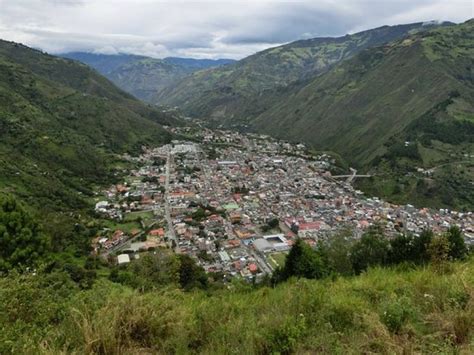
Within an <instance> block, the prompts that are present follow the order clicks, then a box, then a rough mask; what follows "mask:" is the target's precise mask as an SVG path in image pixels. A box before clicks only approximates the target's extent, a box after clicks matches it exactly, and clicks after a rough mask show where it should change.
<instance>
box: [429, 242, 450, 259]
mask: <svg viewBox="0 0 474 355" xmlns="http://www.w3.org/2000/svg"><path fill="white" fill-rule="evenodd" d="M449 252H450V250H449V240H448V238H447V237H446V236H445V235H439V236H436V237H434V238H433V239H431V242H430V245H429V246H428V254H429V255H430V260H431V262H432V263H433V264H435V265H438V266H439V265H442V264H444V263H445V262H446V261H447V260H448V258H449Z"/></svg>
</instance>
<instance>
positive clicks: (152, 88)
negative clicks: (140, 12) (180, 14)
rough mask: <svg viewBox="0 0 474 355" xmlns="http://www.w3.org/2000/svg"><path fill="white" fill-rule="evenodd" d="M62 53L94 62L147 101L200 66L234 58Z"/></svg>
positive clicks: (124, 87) (91, 64)
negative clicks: (159, 57) (160, 57)
mask: <svg viewBox="0 0 474 355" xmlns="http://www.w3.org/2000/svg"><path fill="white" fill-rule="evenodd" d="M60 56H62V57H65V58H69V59H73V60H78V61H80V62H82V63H84V64H87V65H90V66H91V67H93V68H94V69H96V70H97V71H98V72H99V73H101V74H102V75H104V76H106V77H107V78H108V79H110V80H111V81H112V82H114V83H115V84H116V85H117V86H119V87H120V88H122V89H123V90H125V91H126V92H128V93H130V94H132V95H133V96H135V97H137V98H139V99H142V100H144V101H147V102H152V101H153V100H152V98H153V97H154V96H155V94H156V92H157V91H161V90H163V89H165V88H166V87H168V86H170V85H173V84H174V83H175V82H176V81H177V80H180V79H182V78H184V77H185V76H187V75H189V74H191V73H193V72H194V71H197V70H202V69H207V68H211V67H217V66H222V65H228V64H230V63H233V62H234V61H233V60H232V59H194V58H179V57H166V58H163V59H157V58H151V57H147V56H142V55H134V54H114V55H107V54H97V53H88V52H69V53H63V54H60Z"/></svg>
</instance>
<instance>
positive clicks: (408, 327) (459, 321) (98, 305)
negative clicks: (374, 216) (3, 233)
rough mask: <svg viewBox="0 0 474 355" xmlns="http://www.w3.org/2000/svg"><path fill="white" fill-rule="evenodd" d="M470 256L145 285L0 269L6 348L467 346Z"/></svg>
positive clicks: (472, 286)
mask: <svg viewBox="0 0 474 355" xmlns="http://www.w3.org/2000/svg"><path fill="white" fill-rule="evenodd" d="M473 296H474V260H473V259H470V260H468V261H465V262H458V263H455V264H450V265H449V266H448V267H446V268H445V269H444V270H443V272H442V273H440V271H439V269H437V268H433V267H424V268H419V269H410V268H404V267H395V268H390V269H382V268H375V269H370V270H369V271H368V272H366V273H364V274H363V275H361V276H358V277H352V278H342V277H338V278H336V279H325V280H320V281H315V280H306V279H290V280H289V281H288V282H285V283H282V284H280V285H278V286H277V287H276V288H268V287H262V288H258V289H252V288H251V286H248V285H240V284H232V285H231V286H229V289H225V290H218V291H214V292H213V293H212V294H209V293H207V292H204V291H193V292H188V293H186V292H183V291H181V290H178V289H176V288H173V287H164V288H162V289H160V290H155V291H153V292H144V293H140V292H139V291H137V290H133V289H131V288H129V287H126V286H122V285H118V284H114V283H112V282H110V281H107V280H100V281H98V282H96V284H95V285H94V287H93V288H92V289H89V290H80V289H79V287H78V286H77V285H75V284H74V283H73V282H72V281H71V280H70V279H68V278H67V277H66V276H65V275H64V274H62V273H51V274H42V273H40V274H37V275H33V274H24V275H21V276H19V275H15V274H11V275H9V276H8V277H5V278H2V279H0V300H1V301H0V302H1V304H0V324H1V326H0V330H1V331H0V352H1V353H25V352H30V353H58V352H64V353H66V352H67V353H74V352H75V353H102V354H111V353H124V354H126V353H150V352H152V353H166V354H169V353H176V352H177V353H186V352H200V353H213V354H217V353H219V354H222V353H245V354H251V353H272V352H280V353H290V352H305V351H319V352H324V353H342V352H349V353H361V352H366V353H367V352H381V353H411V352H424V353H451V352H453V351H461V352H465V353H469V352H472V351H473V350H474V348H473V345H474V343H473V333H472V329H473V327H474V304H473Z"/></svg>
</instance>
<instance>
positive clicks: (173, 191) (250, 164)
mask: <svg viewBox="0 0 474 355" xmlns="http://www.w3.org/2000/svg"><path fill="white" fill-rule="evenodd" d="M169 129H170V130H171V132H172V133H174V134H175V136H179V137H182V139H180V140H174V141H172V142H171V143H170V144H166V145H163V146H161V147H158V148H153V149H150V148H148V149H144V152H143V154H142V155H141V156H139V157H131V156H128V155H127V156H125V157H123V159H125V160H127V161H128V162H129V163H131V164H132V165H133V166H134V167H135V168H133V169H131V170H130V171H128V172H127V174H126V175H127V176H126V177H125V178H124V181H123V183H120V184H116V185H113V186H111V187H110V188H108V189H107V190H105V191H101V192H100V193H98V194H97V196H96V204H95V211H96V213H97V215H98V216H100V218H103V219H105V220H107V221H108V223H109V227H108V228H105V229H104V230H102V231H101V233H100V235H98V236H97V237H96V238H95V239H94V240H93V242H92V243H93V245H92V246H93V250H94V251H93V252H94V253H95V254H96V255H101V256H104V257H108V258H111V259H112V260H114V262H117V263H118V264H119V265H120V264H127V263H130V262H133V260H134V259H137V258H139V257H140V255H141V254H142V253H150V252H156V250H157V249H159V248H167V249H171V250H173V251H174V252H176V253H184V254H187V255H189V256H191V257H192V258H193V259H195V260H196V262H197V263H198V264H199V265H201V266H202V267H203V268H204V269H205V270H206V271H207V272H209V273H213V272H214V273H220V274H222V275H224V278H232V277H242V278H244V279H247V280H254V279H256V280H258V279H260V278H262V277H264V276H265V275H270V274H271V273H272V272H273V270H275V269H276V268H277V267H278V266H282V264H283V263H284V260H285V256H286V254H287V252H288V251H289V249H290V248H291V246H292V244H293V243H294V242H295V240H296V238H301V239H303V240H304V241H306V242H307V243H308V244H309V245H312V246H314V245H316V244H317V243H318V241H321V240H325V239H327V238H331V236H333V235H335V234H337V233H346V235H347V237H348V238H360V236H361V235H362V234H363V233H364V231H366V230H367V229H368V228H370V227H371V226H373V225H379V226H381V227H382V228H383V229H384V233H385V234H386V235H387V236H395V235H398V234H400V233H412V234H414V235H418V234H420V233H421V232H422V231H423V230H425V229H431V230H433V231H434V232H435V233H438V232H444V231H445V230H447V229H448V228H449V227H450V226H452V225H457V226H458V227H459V228H460V229H461V230H462V231H463V233H464V235H465V236H466V242H467V243H470V244H472V243H473V242H474V215H473V214H472V212H464V213H463V212H456V211H450V210H446V209H440V210H433V209H428V208H422V209H417V208H415V207H414V206H411V205H395V204H392V203H388V202H385V201H383V200H381V199H379V198H376V197H368V196H365V195H364V194H363V193H362V192H361V191H358V190H357V189H355V188H354V187H353V182H354V180H355V179H359V178H361V179H363V178H370V175H358V174H357V171H356V170H355V169H349V171H348V172H345V173H334V172H335V171H338V169H336V165H337V161H336V158H335V157H333V156H331V155H330V153H315V152H311V151H310V150H309V149H308V147H307V146H305V145H304V144H292V143H288V142H283V141H279V140H276V139H273V138H271V137H269V136H266V135H259V134H244V133H238V132H231V131H223V130H210V129H205V128H201V127H200V128H199V129H198V128H197V127H178V128H169ZM339 170H341V169H340V168H339Z"/></svg>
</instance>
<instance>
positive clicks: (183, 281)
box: [178, 254, 207, 291]
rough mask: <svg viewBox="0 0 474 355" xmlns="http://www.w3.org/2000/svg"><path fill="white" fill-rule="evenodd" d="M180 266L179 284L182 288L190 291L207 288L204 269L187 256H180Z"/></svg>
mask: <svg viewBox="0 0 474 355" xmlns="http://www.w3.org/2000/svg"><path fill="white" fill-rule="evenodd" d="M178 259H179V261H180V265H179V283H180V285H181V287H182V288H183V289H184V290H186V291H188V290H191V289H193V288H202V289H206V288H207V275H206V272H205V271H204V269H203V268H202V267H200V266H198V265H197V264H196V262H195V261H194V260H193V259H192V258H191V257H190V256H189V255H185V254H180V255H178Z"/></svg>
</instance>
